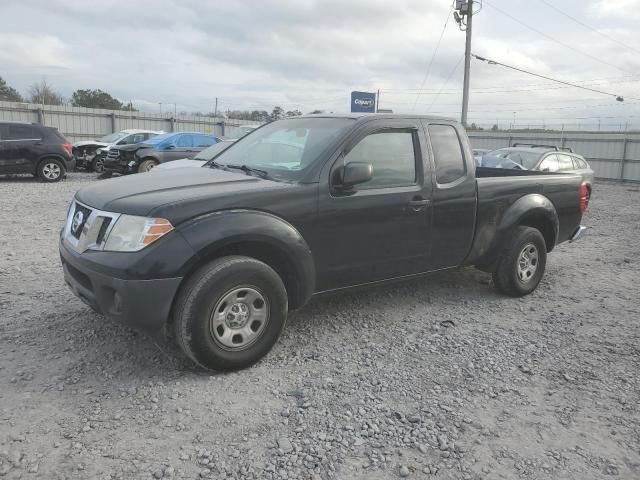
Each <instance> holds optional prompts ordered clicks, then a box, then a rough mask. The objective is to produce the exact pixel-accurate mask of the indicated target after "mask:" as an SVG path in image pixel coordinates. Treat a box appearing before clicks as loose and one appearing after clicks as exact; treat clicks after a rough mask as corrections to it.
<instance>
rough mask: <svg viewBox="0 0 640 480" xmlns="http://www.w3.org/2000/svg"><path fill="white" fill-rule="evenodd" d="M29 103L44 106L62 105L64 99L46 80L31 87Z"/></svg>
mask: <svg viewBox="0 0 640 480" xmlns="http://www.w3.org/2000/svg"><path fill="white" fill-rule="evenodd" d="M28 99H29V101H30V102H31V103H41V104H43V105H62V104H63V103H64V97H63V96H62V95H60V94H59V93H58V92H56V91H55V90H54V89H53V86H51V85H50V84H49V83H48V82H47V81H46V80H45V79H44V78H43V79H42V80H41V81H39V82H38V83H34V84H32V85H31V86H30V87H29V98H28Z"/></svg>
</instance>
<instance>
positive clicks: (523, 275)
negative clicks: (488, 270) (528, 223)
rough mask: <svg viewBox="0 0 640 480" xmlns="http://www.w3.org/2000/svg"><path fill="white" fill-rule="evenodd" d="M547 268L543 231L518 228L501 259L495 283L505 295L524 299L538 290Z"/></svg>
mask: <svg viewBox="0 0 640 480" xmlns="http://www.w3.org/2000/svg"><path fill="white" fill-rule="evenodd" d="M546 264H547V247H546V244H545V241H544V237H543V236H542V234H541V233H540V231H539V230H537V229H535V228H531V227H517V228H515V229H514V230H513V232H512V236H511V239H510V240H508V241H507V244H506V245H505V249H504V250H503V252H502V254H501V255H500V258H499V259H498V262H497V264H496V269H495V271H494V272H493V283H494V284H495V286H496V288H497V289H498V290H500V291H501V292H502V293H504V294H506V295H509V296H512V297H522V296H523V295H527V294H529V293H531V292H533V291H534V290H535V289H536V287H537V286H538V284H539V283H540V280H542V277H543V275H544V269H545V267H546Z"/></svg>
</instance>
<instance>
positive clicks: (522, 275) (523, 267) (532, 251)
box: [518, 243, 539, 283]
mask: <svg viewBox="0 0 640 480" xmlns="http://www.w3.org/2000/svg"><path fill="white" fill-rule="evenodd" d="M538 260H539V254H538V248H537V247H536V246H535V245H534V244H533V243H528V244H527V245H525V247H524V248H523V249H522V251H521V252H520V255H519V256H518V278H519V279H520V281H521V282H525V283H526V282H528V281H529V280H531V279H532V278H533V276H534V275H535V274H536V270H538Z"/></svg>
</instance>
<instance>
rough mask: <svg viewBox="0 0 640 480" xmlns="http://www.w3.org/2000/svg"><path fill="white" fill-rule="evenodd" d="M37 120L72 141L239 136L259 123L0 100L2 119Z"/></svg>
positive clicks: (0, 118)
mask: <svg viewBox="0 0 640 480" xmlns="http://www.w3.org/2000/svg"><path fill="white" fill-rule="evenodd" d="M2 120H4V121H11V122H34V123H41V124H43V125H46V126H49V127H56V128H57V129H58V130H59V131H60V133H62V134H63V135H64V136H65V137H66V138H67V139H68V140H69V141H71V142H75V141H77V140H89V139H94V138H99V137H102V136H103V135H106V134H108V133H113V132H118V131H120V130H125V129H128V128H139V129H145V130H163V131H165V132H179V131H195V132H203V133H212V134H214V135H217V136H225V137H229V138H237V137H238V136H240V129H239V127H241V126H242V125H256V124H258V123H260V122H252V121H248V120H229V119H222V118H211V117H196V116H180V115H178V116H175V117H174V115H173V113H167V114H160V113H144V112H128V111H124V110H102V109H98V108H81V107H70V106H66V105H63V106H56V105H44V106H43V105H38V104H32V103H14V102H0V121H2Z"/></svg>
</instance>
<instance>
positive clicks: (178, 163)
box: [150, 158, 206, 172]
mask: <svg viewBox="0 0 640 480" xmlns="http://www.w3.org/2000/svg"><path fill="white" fill-rule="evenodd" d="M205 163H206V161H205V160H191V159H189V158H183V159H180V160H172V161H171V162H165V163H161V164H160V165H158V166H157V167H154V168H153V169H152V170H150V171H151V172H162V171H163V170H169V169H171V170H173V169H175V168H185V167H186V168H193V167H195V168H201V167H202V166H203V165H204V164H205Z"/></svg>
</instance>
